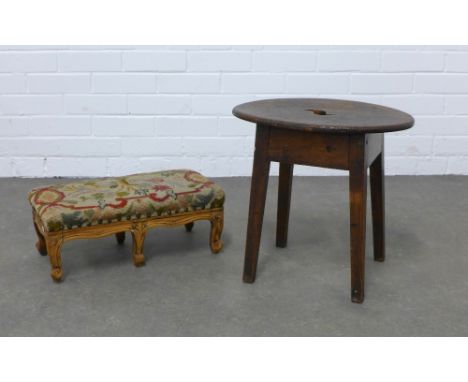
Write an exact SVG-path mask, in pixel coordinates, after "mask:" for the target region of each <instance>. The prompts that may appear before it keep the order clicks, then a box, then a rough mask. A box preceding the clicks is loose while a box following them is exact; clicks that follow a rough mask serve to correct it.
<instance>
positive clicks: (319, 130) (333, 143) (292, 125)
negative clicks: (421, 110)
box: [233, 98, 414, 303]
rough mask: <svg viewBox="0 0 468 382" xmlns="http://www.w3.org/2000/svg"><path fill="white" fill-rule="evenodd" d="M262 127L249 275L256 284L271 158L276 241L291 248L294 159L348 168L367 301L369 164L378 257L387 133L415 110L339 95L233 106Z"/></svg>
mask: <svg viewBox="0 0 468 382" xmlns="http://www.w3.org/2000/svg"><path fill="white" fill-rule="evenodd" d="M233 114H234V115H235V116H236V117H238V118H241V119H244V120H247V121H250V122H254V123H256V124H257V129H256V137H255V153H254V164H253V173H252V184H251V191H250V206H249V221H248V226H247V241H246V246H245V263H244V275H243V280H244V282H247V283H253V282H254V281H255V275H256V270H257V262H258V261H257V260H258V250H259V247H260V237H261V232H262V222H263V212H264V209H265V198H266V192H267V184H268V176H269V170H270V162H271V161H276V162H279V163H280V171H279V189H278V215H277V229H276V246H277V247H285V246H286V242H287V237H288V220H289V208H290V201H291V185H292V177H293V166H294V163H297V164H301V165H310V166H318V167H327V168H334V169H342V170H349V201H350V225H351V228H350V232H351V300H352V301H353V302H357V303H361V302H363V300H364V258H365V243H366V198H367V169H368V167H370V186H371V201H372V220H373V237H374V260H376V261H384V259H385V232H384V217H385V207H384V134H383V133H386V132H391V131H398V130H404V129H408V128H410V127H411V126H413V124H414V119H413V117H411V116H410V115H409V114H406V113H403V112H401V111H399V110H395V109H391V108H388V107H384V106H379V105H373V104H369V103H363V102H354V101H343V100H333V99H303V98H300V99H272V100H262V101H254V102H248V103H245V104H242V105H238V106H236V107H235V108H234V109H233Z"/></svg>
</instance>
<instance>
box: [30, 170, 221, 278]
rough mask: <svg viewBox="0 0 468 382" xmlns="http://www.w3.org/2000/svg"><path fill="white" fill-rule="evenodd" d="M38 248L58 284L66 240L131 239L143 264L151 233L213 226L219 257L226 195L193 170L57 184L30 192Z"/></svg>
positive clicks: (213, 241)
mask: <svg viewBox="0 0 468 382" xmlns="http://www.w3.org/2000/svg"><path fill="white" fill-rule="evenodd" d="M29 202H30V203H31V206H32V208H33V222H34V228H35V231H36V234H37V237H38V241H37V243H36V248H37V249H38V251H39V253H40V254H42V255H49V259H50V263H51V265H52V271H51V276H52V279H53V280H54V281H60V280H61V278H62V258H61V254H60V251H61V248H62V245H63V243H64V242H65V241H69V240H74V239H89V238H98V237H103V236H109V235H114V234H115V235H116V239H117V242H118V243H119V244H122V243H123V242H124V240H125V231H130V232H131V233H132V237H133V262H134V264H135V265H136V266H141V265H144V263H145V257H144V255H143V243H144V241H145V237H146V232H147V231H148V229H149V228H153V227H159V226H176V225H182V224H184V225H185V229H186V230H187V232H190V231H191V230H192V228H193V222H194V221H196V220H209V221H210V222H211V233H210V247H211V251H212V252H213V253H218V252H219V251H220V250H221V248H222V246H223V242H222V241H221V233H222V231H223V223H224V212H223V204H224V191H223V190H222V189H221V187H219V186H218V185H217V184H216V183H214V182H212V181H210V180H209V179H207V178H205V177H204V176H203V175H201V174H199V173H197V172H195V171H191V170H171V171H161V172H154V173H147V174H137V175H130V176H126V177H120V178H102V179H91V180H84V181H79V182H74V183H67V184H58V185H53V186H48V187H42V188H37V189H34V190H32V191H31V192H30V193H29Z"/></svg>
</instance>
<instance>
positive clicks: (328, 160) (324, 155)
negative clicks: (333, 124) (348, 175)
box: [268, 128, 349, 170]
mask: <svg viewBox="0 0 468 382" xmlns="http://www.w3.org/2000/svg"><path fill="white" fill-rule="evenodd" d="M348 154H349V136H348V135H343V134H328V133H327V134H322V133H309V132H302V131H291V130H284V129H277V128H271V131H270V139H269V144H268V158H269V159H270V160H272V161H275V162H283V163H295V164H303V165H309V166H317V167H326V168H335V169H342V170H347V169H348V168H349V166H348Z"/></svg>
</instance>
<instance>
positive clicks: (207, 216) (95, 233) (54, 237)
mask: <svg viewBox="0 0 468 382" xmlns="http://www.w3.org/2000/svg"><path fill="white" fill-rule="evenodd" d="M197 220H209V221H210V222H211V231H210V240H209V243H210V248H211V251H212V252H213V253H218V252H219V251H221V249H222V247H223V242H222V240H221V234H222V232H223V225H224V209H223V208H214V209H210V210H198V211H193V212H187V213H182V214H177V215H170V216H158V217H152V218H145V219H138V220H126V221H120V222H115V223H109V224H101V225H95V226H91V227H81V228H73V229H70V230H63V231H58V232H48V231H47V230H46V229H45V227H44V225H43V223H42V221H41V220H40V218H39V216H38V215H37V214H36V212H35V211H34V209H33V223H34V229H35V231H36V234H37V238H38V241H37V243H36V248H37V250H38V251H39V253H40V254H41V255H43V256H46V255H49V260H50V264H51V266H52V270H51V272H50V275H51V276H52V279H53V280H54V281H61V279H62V274H63V272H62V258H61V248H62V245H63V243H65V242H66V241H70V240H76V239H94V238H100V237H105V236H110V235H114V234H115V235H116V239H117V242H118V243H119V244H122V243H123V242H124V240H125V232H126V231H130V232H131V234H132V237H133V249H132V256H133V263H134V264H135V266H142V265H144V264H145V257H144V255H143V244H144V241H145V236H146V233H147V231H148V229H150V228H155V227H162V226H178V225H185V228H186V230H187V232H190V231H191V230H192V227H193V222H195V221H197Z"/></svg>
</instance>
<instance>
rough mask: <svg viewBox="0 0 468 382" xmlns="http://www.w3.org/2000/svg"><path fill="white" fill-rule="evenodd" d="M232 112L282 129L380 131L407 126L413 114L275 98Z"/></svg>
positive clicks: (357, 104) (370, 106)
mask: <svg viewBox="0 0 468 382" xmlns="http://www.w3.org/2000/svg"><path fill="white" fill-rule="evenodd" d="M232 113H233V114H234V115H235V116H236V117H238V118H240V119H244V120H246V121H250V122H254V123H257V124H261V125H266V126H272V127H279V128H284V129H292V130H301V131H310V132H329V133H348V134H352V133H384V132H390V131H398V130H405V129H409V128H410V127H411V126H413V124H414V118H413V117H412V116H411V115H409V114H407V113H404V112H402V111H400V110H396V109H392V108H389V107H385V106H380V105H374V104H371V103H366V102H357V101H345V100H338V99H326V98H279V99H269V100H261V101H253V102H247V103H243V104H241V105H238V106H236V107H235V108H234V109H233V110H232Z"/></svg>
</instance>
